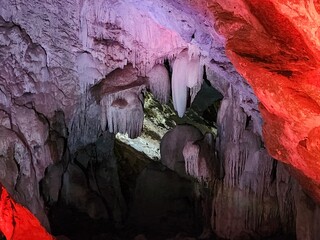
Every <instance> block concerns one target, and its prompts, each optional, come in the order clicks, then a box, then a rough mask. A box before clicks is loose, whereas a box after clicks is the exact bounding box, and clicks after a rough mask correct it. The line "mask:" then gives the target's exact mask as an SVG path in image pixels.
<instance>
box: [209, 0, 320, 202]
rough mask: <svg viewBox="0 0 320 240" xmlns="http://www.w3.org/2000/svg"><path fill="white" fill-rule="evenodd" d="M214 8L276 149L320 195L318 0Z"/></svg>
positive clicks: (229, 51) (272, 150) (268, 143)
mask: <svg viewBox="0 0 320 240" xmlns="http://www.w3.org/2000/svg"><path fill="white" fill-rule="evenodd" d="M210 9H211V11H212V12H214V15H215V17H216V27H217V30H218V31H219V32H220V33H221V34H223V35H224V36H225V37H226V40H227V44H226V49H227V55H228V56H229V57H230V59H231V61H232V62H233V64H234V65H235V67H236V69H237V71H239V73H241V74H242V75H243V76H244V77H245V78H246V79H247V80H248V82H249V83H250V84H251V86H252V87H253V89H254V91H255V94H256V95H257V97H258V98H259V100H260V102H261V107H260V109H261V112H262V115H263V118H264V131H263V135H264V140H265V142H266V146H267V148H268V150H269V152H270V154H271V155H272V156H273V157H275V158H276V159H278V160H281V161H283V162H285V163H288V164H290V166H292V168H294V169H295V171H298V172H300V173H299V174H297V175H298V176H299V180H300V183H301V184H302V185H303V186H304V187H305V188H307V189H308V191H309V193H310V194H312V196H313V197H314V198H315V199H317V200H320V196H319V195H320V191H319V184H320V181H319V174H318V173H319V165H318V159H319V155H318V152H319V151H318V150H317V149H318V146H319V139H318V138H319V134H317V132H318V128H319V124H320V118H319V116H320V115H319V113H320V107H319V96H318V94H316V93H317V92H318V91H319V81H318V77H319V48H320V43H319V32H320V31H319V29H320V28H319V27H320V25H319V22H320V21H319V19H320V16H319V6H318V3H317V2H316V1H273V0H268V1H256V0H255V1H228V4H226V3H224V2H223V1H212V6H211V7H210ZM303 175H304V176H305V177H303Z"/></svg>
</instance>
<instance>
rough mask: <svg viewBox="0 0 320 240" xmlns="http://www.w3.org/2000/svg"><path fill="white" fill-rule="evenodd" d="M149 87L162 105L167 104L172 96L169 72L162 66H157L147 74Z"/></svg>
mask: <svg viewBox="0 0 320 240" xmlns="http://www.w3.org/2000/svg"><path fill="white" fill-rule="evenodd" d="M147 76H148V77H149V87H150V90H151V92H152V93H153V95H154V96H155V97H156V99H157V100H158V101H159V102H161V103H167V102H168V101H169V96H170V79H169V73H168V70H167V69H166V68H165V67H164V66H163V65H160V64H157V65H155V66H154V67H153V68H152V69H151V71H149V73H148V74H147Z"/></svg>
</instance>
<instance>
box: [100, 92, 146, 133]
mask: <svg viewBox="0 0 320 240" xmlns="http://www.w3.org/2000/svg"><path fill="white" fill-rule="evenodd" d="M138 89H139V87H138ZM139 94H140V95H141V90H140V91H139V90H132V89H130V90H125V91H122V92H116V93H112V94H108V95H105V96H104V97H103V98H102V99H101V101H100V104H101V114H106V120H107V125H108V130H109V132H112V133H117V132H120V133H128V135H129V137H130V138H136V137H138V136H139V135H140V134H141V131H142V126H143V106H142V102H141V100H140V99H141V98H142V96H138V95H139ZM101 119H105V117H104V116H102V117H101ZM102 124H104V122H102ZM104 126H105V125H104Z"/></svg>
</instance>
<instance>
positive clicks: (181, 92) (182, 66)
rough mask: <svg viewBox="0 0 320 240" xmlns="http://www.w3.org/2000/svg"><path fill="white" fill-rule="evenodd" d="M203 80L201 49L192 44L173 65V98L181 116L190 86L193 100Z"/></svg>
mask: <svg viewBox="0 0 320 240" xmlns="http://www.w3.org/2000/svg"><path fill="white" fill-rule="evenodd" d="M202 80H203V68H202V66H201V64H200V51H199V49H198V48H196V47H195V46H192V45H190V46H189V48H188V49H186V50H183V51H182V52H181V53H180V54H179V55H178V56H177V58H176V59H175V61H174V63H173V67H172V83H171V84H172V100H173V106H174V109H175V110H176V111H177V112H178V115H179V117H183V115H184V113H185V111H186V106H187V97H188V88H189V89H191V91H190V93H191V102H192V101H193V99H194V97H195V95H196V93H197V90H199V89H200V88H199V86H201V84H202Z"/></svg>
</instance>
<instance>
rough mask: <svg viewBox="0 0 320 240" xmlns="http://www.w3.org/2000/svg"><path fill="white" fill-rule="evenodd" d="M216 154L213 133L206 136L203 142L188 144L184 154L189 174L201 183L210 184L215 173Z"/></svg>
mask: <svg viewBox="0 0 320 240" xmlns="http://www.w3.org/2000/svg"><path fill="white" fill-rule="evenodd" d="M214 152H215V151H214V138H213V136H212V134H211V133H207V134H205V136H204V138H203V139H202V140H199V141H196V142H190V141H189V142H187V143H186V145H185V146H184V148H183V152H182V153H183V157H184V160H185V169H186V172H187V174H188V175H190V176H192V177H194V178H196V179H197V180H198V181H199V182H204V183H208V182H210V181H211V180H212V178H213V173H214V170H213V165H214V161H215V155H214Z"/></svg>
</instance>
